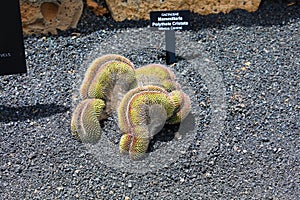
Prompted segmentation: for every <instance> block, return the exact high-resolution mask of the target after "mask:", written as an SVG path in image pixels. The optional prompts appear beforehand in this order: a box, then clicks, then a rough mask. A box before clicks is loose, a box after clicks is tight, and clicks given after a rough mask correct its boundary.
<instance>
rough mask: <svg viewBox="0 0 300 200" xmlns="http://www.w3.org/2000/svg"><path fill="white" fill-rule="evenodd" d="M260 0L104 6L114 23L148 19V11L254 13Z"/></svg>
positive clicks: (120, 0)
mask: <svg viewBox="0 0 300 200" xmlns="http://www.w3.org/2000/svg"><path fill="white" fill-rule="evenodd" d="M260 1H261V0H239V1H237V0H198V1H195V0H146V1H140V0H107V1H106V4H107V6H108V8H109V10H110V12H111V15H112V17H113V18H114V20H116V21H123V20H125V19H129V20H131V19H133V20H138V19H145V20H148V19H149V13H150V11H155V10H190V11H191V12H194V13H198V14H201V15H207V14H216V13H220V12H223V13H228V12H230V11H232V10H234V9H245V10H247V11H249V12H254V11H256V10H257V9H258V6H259V4H260Z"/></svg>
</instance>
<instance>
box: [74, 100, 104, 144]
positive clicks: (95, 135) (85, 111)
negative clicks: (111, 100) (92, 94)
mask: <svg viewBox="0 0 300 200" xmlns="http://www.w3.org/2000/svg"><path fill="white" fill-rule="evenodd" d="M104 106H105V104H104V101H103V100H101V99H86V100H84V101H82V102H80V103H79V104H78V105H77V107H76V109H75V111H74V113H73V116H72V119H71V131H72V134H73V135H74V136H75V137H76V138H77V139H79V140H80V141H82V142H84V143H96V142H98V140H99V139H100V136H101V128H100V123H99V121H100V120H101V118H103V116H102V113H103V112H102V111H103V109H104Z"/></svg>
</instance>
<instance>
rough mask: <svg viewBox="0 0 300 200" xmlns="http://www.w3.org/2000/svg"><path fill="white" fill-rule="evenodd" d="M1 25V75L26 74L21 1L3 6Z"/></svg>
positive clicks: (0, 14) (0, 16)
mask: <svg viewBox="0 0 300 200" xmlns="http://www.w3.org/2000/svg"><path fill="white" fill-rule="evenodd" d="M0 25H1V27H2V28H1V31H0V75H9V74H18V73H26V72H27V69H26V62H25V50H24V43H23V42H24V41H23V31H22V22H21V13H20V4H19V0H9V1H5V6H1V8H0Z"/></svg>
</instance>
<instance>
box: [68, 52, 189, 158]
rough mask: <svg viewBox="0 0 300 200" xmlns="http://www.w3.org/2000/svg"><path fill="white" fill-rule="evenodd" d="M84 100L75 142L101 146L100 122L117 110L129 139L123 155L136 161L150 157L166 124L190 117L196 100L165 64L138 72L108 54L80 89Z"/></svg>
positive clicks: (74, 119)
mask: <svg viewBox="0 0 300 200" xmlns="http://www.w3.org/2000/svg"><path fill="white" fill-rule="evenodd" d="M80 96H81V98H82V101H81V102H80V103H79V104H78V105H77V107H76V108H75V110H74V112H73V114H72V120H71V131H72V134H73V135H74V137H76V138H77V139H78V140H80V141H82V142H84V143H97V142H98V141H99V139H100V137H101V127H100V121H101V120H103V119H106V118H107V117H108V116H109V115H111V114H112V113H113V112H114V111H115V112H117V115H118V125H119V128H120V130H121V131H122V133H123V135H122V137H121V139H120V143H119V149H120V153H122V154H126V153H129V156H130V158H131V159H132V160H139V159H141V158H143V157H144V156H145V153H146V152H147V149H148V145H149V142H150V140H151V139H152V137H153V136H154V135H155V134H157V133H158V132H159V131H160V130H161V129H162V127H163V126H164V125H165V124H177V123H180V122H181V121H182V120H183V119H184V118H185V117H186V116H187V115H188V113H189V112H190V107H191V104H190V98H189V96H188V95H187V94H185V93H184V92H183V91H182V90H181V87H180V84H178V83H177V82H176V80H175V74H174V73H173V72H172V71H171V70H170V69H169V68H168V67H167V66H164V65H161V64H149V65H145V66H142V67H140V68H138V69H135V68H134V65H133V63H132V62H131V61H130V60H128V59H127V58H125V57H123V56H121V55H117V54H107V55H104V56H101V57H99V58H97V59H95V60H94V61H93V62H92V63H91V65H90V66H89V67H88V69H87V71H86V74H85V77H84V80H83V82H82V84H81V87H80Z"/></svg>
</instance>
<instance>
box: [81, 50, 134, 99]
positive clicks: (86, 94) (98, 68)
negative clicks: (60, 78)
mask: <svg viewBox="0 0 300 200" xmlns="http://www.w3.org/2000/svg"><path fill="white" fill-rule="evenodd" d="M134 73H135V72H134V65H133V64H132V63H131V62H130V61H129V60H128V59H127V58H125V57H123V56H121V55H117V54H108V55H104V56H101V57H99V58H96V59H95V60H94V61H93V62H92V63H91V64H90V66H89V67H88V69H87V71H86V74H85V78H84V80H83V82H82V84H81V87H80V94H81V98H82V99H86V98H104V99H105V98H106V97H107V96H108V95H107V94H106V93H105V92H110V90H111V89H112V88H113V87H114V86H115V85H116V83H117V82H118V80H122V81H125V83H127V85H128V86H130V84H132V82H133V81H135V77H134V76H135V75H134ZM98 89H99V90H100V91H97V90H98Z"/></svg>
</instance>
